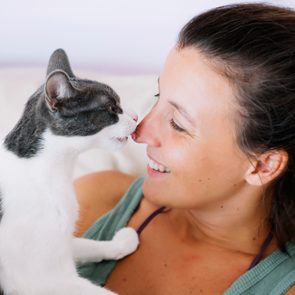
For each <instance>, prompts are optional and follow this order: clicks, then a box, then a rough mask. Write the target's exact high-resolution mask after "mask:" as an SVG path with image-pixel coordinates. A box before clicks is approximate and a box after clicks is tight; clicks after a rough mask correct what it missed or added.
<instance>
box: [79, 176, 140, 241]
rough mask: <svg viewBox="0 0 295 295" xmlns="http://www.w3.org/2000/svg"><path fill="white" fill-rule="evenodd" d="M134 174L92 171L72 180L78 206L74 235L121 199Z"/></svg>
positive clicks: (83, 229) (82, 231)
mask: <svg viewBox="0 0 295 295" xmlns="http://www.w3.org/2000/svg"><path fill="white" fill-rule="evenodd" d="M134 180H135V177H134V176H131V175H128V174H125V173H122V172H119V171H102V172H96V173H92V174H89V175H86V176H83V177H81V178H78V179H77V180H76V181H75V182H74V187H75V191H76V195H77V199H78V203H79V206H80V209H79V218H78V221H77V223H76V231H75V235H76V236H81V235H82V234H83V233H84V232H85V231H86V230H87V229H88V228H89V227H90V226H91V225H92V224H93V223H94V222H95V220H96V219H97V218H98V217H100V216H102V215H103V214H105V213H106V212H108V211H109V210H111V209H112V208H113V207H114V206H115V205H116V204H117V202H118V201H119V200H120V199H121V197H122V196H123V195H124V193H125V192H126V191H127V189H128V187H129V186H130V185H131V183H132V182H133V181H134Z"/></svg>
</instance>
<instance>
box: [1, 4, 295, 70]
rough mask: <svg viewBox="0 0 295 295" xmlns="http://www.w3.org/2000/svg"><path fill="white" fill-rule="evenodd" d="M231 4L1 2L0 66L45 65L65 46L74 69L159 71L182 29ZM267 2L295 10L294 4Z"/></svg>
mask: <svg viewBox="0 0 295 295" xmlns="http://www.w3.org/2000/svg"><path fill="white" fill-rule="evenodd" d="M240 2H242V1H229V0H212V1H211V0H210V1H209V0H194V1H193V0H149V1H138V0H123V1H122V0H121V1H120V0H107V1H101V0H50V1H48V0H9V1H7V0H6V1H5V0H0V3H1V9H0V36H1V47H0V67H2V68H3V67H7V66H45V65H46V64H47V60H48V57H49V55H50V54H51V52H52V51H53V50H54V49H56V48H59V47H62V48H64V49H65V50H66V51H67V52H68V54H69V56H70V58H71V60H72V64H73V67H75V68H77V67H79V68H87V69H90V68H91V69H93V70H95V71H99V72H103V73H110V74H150V73H158V72H159V71H160V69H161V67H162V64H163V62H164V59H165V56H166V55H167V53H168V51H169V49H170V48H171V47H172V46H173V44H174V43H175V40H176V38H177V34H178V32H179V30H180V28H181V27H182V26H183V25H184V24H185V23H186V22H187V21H188V20H189V19H190V18H191V17H193V16H194V15H196V14H198V13H200V12H202V11H204V10H207V9H208V8H212V7H215V6H220V5H224V4H229V3H240ZM247 2H267V3H273V4H277V5H285V6H291V7H295V1H294V0H292V1H284V0H273V1H247Z"/></svg>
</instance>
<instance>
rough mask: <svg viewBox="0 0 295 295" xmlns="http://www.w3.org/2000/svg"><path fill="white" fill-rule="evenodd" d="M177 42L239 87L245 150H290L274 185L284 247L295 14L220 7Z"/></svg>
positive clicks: (293, 142)
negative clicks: (219, 68) (196, 52)
mask: <svg viewBox="0 0 295 295" xmlns="http://www.w3.org/2000/svg"><path fill="white" fill-rule="evenodd" d="M177 46H178V48H180V49H181V48H184V47H195V48H197V49H198V50H200V51H201V52H202V53H204V54H205V55H206V56H207V57H209V58H210V59H211V60H213V62H214V61H216V62H217V65H220V64H221V65H222V70H223V74H225V75H226V76H227V77H228V78H229V79H230V81H231V82H232V83H233V85H234V86H235V89H236V93H237V95H236V96H237V100H238V103H239V106H240V112H239V121H238V124H237V140H238V144H239V146H240V148H241V149H242V150H243V151H244V152H245V153H247V154H248V155H249V156H252V155H253V154H254V153H263V152H264V151H267V150H269V149H283V150H285V151H286V152H287V153H288V157H289V158H288V165H287V168H286V169H285V171H284V172H283V173H282V175H280V176H279V177H278V178H277V179H276V180H275V182H274V183H273V185H272V186H271V191H272V195H273V199H272V204H271V213H270V219H269V222H270V226H271V228H272V230H273V233H274V235H275V236H276V238H277V240H278V242H279V246H280V249H281V250H283V251H284V250H285V249H286V248H285V245H286V243H287V242H289V241H294V240H295V165H294V164H295V163H294V159H295V12H294V11H293V10H292V9H289V8H283V7H277V6H272V5H266V4H261V3H260V4H259V3H257V4H236V5H227V6H222V7H218V8H215V9H212V10H210V11H208V12H205V13H203V14H201V15H199V16H197V17H195V18H193V19H192V20H191V21H190V22H189V23H188V24H186V25H185V26H184V28H183V29H182V31H181V32H180V34H179V38H178V43H177Z"/></svg>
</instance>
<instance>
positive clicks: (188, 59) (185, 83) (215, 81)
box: [159, 48, 237, 112]
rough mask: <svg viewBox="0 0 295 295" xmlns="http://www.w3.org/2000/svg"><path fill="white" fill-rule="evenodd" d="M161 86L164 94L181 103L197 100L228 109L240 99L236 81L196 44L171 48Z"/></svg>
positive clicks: (209, 106)
mask: <svg viewBox="0 0 295 295" xmlns="http://www.w3.org/2000/svg"><path fill="white" fill-rule="evenodd" d="M159 88H160V89H159V90H160V93H161V95H164V96H165V97H167V99H171V100H177V103H178V104H187V103H188V104H190V105H191V106H193V105H195V104H197V105H198V106H199V107H201V106H202V107H204V108H212V109H213V108H214V109H216V108H217V109H220V110H221V111H223V112H224V111H228V110H230V109H232V106H234V105H236V103H237V101H236V99H235V92H234V89H233V86H232V84H231V83H230V82H229V81H228V79H227V78H226V77H225V76H223V75H221V73H220V72H218V71H217V70H216V68H215V67H214V66H213V63H212V62H211V61H209V60H208V59H207V58H206V57H205V56H204V55H203V54H202V53H200V52H199V51H198V50H197V49H195V48H184V49H180V50H179V49H172V50H171V52H170V53H169V55H168V58H167V60H166V62H165V65H164V67H163V71H162V73H161V75H160V79H159ZM179 100H180V101H179Z"/></svg>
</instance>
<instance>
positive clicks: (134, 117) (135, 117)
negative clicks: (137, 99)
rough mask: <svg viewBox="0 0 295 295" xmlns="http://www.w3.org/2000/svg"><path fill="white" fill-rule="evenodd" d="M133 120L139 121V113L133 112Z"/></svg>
mask: <svg viewBox="0 0 295 295" xmlns="http://www.w3.org/2000/svg"><path fill="white" fill-rule="evenodd" d="M131 117H132V119H133V121H135V122H137V121H138V115H137V114H133V115H132V116H131Z"/></svg>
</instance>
